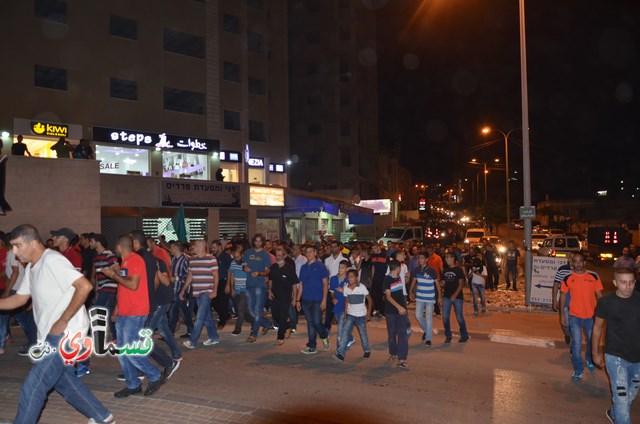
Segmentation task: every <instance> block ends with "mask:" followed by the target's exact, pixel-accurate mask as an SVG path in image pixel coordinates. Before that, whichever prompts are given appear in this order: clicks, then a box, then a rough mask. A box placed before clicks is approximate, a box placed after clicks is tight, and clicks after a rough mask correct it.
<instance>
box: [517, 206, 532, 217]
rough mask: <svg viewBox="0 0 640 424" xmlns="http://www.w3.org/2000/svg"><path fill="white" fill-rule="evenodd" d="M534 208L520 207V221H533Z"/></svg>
mask: <svg viewBox="0 0 640 424" xmlns="http://www.w3.org/2000/svg"><path fill="white" fill-rule="evenodd" d="M535 217H536V207H535V206H520V219H535Z"/></svg>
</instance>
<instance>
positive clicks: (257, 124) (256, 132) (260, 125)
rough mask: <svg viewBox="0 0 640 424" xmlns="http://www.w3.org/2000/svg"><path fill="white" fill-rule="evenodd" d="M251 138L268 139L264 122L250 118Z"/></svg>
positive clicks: (254, 139) (253, 139) (251, 139)
mask: <svg viewBox="0 0 640 424" xmlns="http://www.w3.org/2000/svg"><path fill="white" fill-rule="evenodd" d="M249 140H250V141H262V142H264V141H266V140H267V139H266V137H265V131H264V122H262V121H252V120H249Z"/></svg>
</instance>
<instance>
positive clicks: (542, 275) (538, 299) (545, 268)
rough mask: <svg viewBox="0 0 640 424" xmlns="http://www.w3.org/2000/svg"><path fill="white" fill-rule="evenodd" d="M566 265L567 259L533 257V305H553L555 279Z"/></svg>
mask: <svg viewBox="0 0 640 424" xmlns="http://www.w3.org/2000/svg"><path fill="white" fill-rule="evenodd" d="M566 264H567V259H566V258H547V257H543V256H534V257H533V272H532V273H531V303H536V304H538V305H551V301H552V299H553V296H552V295H553V278H554V277H555V276H556V272H557V271H558V268H560V267H561V266H562V265H566Z"/></svg>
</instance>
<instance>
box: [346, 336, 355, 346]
mask: <svg viewBox="0 0 640 424" xmlns="http://www.w3.org/2000/svg"><path fill="white" fill-rule="evenodd" d="M355 342H356V339H355V338H354V337H352V338H351V340H349V341H348V342H347V349H348V348H350V347H351V346H353V345H354V343H355Z"/></svg>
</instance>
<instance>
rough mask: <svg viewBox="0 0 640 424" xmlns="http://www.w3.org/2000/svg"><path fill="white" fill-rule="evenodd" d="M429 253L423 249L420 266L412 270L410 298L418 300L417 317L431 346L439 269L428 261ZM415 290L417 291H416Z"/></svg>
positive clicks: (425, 338) (424, 337) (427, 342)
mask: <svg viewBox="0 0 640 424" xmlns="http://www.w3.org/2000/svg"><path fill="white" fill-rule="evenodd" d="M428 257H429V254H428V253H427V252H426V251H421V252H420V253H419V254H418V266H417V267H416V268H415V269H414V270H412V271H411V275H412V278H411V287H410V289H409V298H410V299H411V301H414V300H415V301H416V319H417V320H418V323H420V327H422V331H424V335H423V336H422V340H424V344H425V345H426V346H431V335H432V333H433V305H435V303H436V282H437V281H438V271H436V270H435V269H433V268H432V267H431V266H429V264H428V263H427V258H428ZM414 290H415V292H414Z"/></svg>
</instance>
